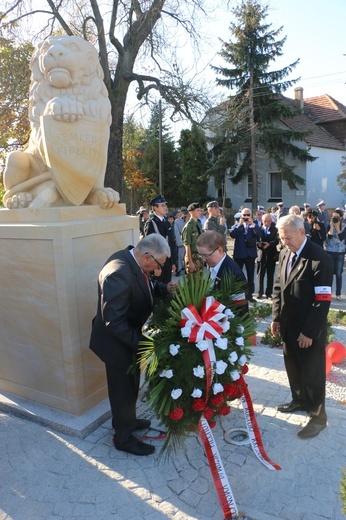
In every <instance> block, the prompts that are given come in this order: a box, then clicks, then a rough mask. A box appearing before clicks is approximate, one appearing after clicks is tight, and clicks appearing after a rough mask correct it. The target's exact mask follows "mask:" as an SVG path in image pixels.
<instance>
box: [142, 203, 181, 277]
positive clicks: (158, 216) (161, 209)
mask: <svg viewBox="0 0 346 520" xmlns="http://www.w3.org/2000/svg"><path fill="white" fill-rule="evenodd" d="M150 206H151V208H152V211H153V215H152V216H151V217H150V219H149V220H148V221H147V222H146V223H145V226H144V235H145V236H148V235H151V234H153V233H156V234H159V235H161V236H163V238H165V239H166V240H167V242H168V245H169V247H170V250H171V254H170V257H169V258H167V260H166V262H165V264H164V266H163V269H162V270H161V273H159V275H158V276H157V274H158V273H156V272H155V277H156V279H157V280H158V281H160V282H163V283H169V282H170V281H171V280H172V273H174V272H175V270H176V263H177V262H176V257H177V246H176V243H175V237H174V231H173V229H172V227H171V225H170V223H169V222H168V220H167V218H166V215H167V213H168V207H167V202H166V200H165V198H164V197H163V196H162V195H157V197H154V198H153V200H152V201H151V202H150Z"/></svg>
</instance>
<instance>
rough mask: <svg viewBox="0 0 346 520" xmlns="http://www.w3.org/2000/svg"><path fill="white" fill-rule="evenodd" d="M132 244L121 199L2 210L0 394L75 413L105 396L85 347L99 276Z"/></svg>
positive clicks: (100, 374)
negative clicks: (103, 204) (107, 204)
mask: <svg viewBox="0 0 346 520" xmlns="http://www.w3.org/2000/svg"><path fill="white" fill-rule="evenodd" d="M137 242H138V218H137V217H129V216H127V215H126V212H125V206H124V205H123V204H119V205H117V206H115V207H114V208H112V209H109V210H102V209H100V208H99V207H97V206H80V207H56V208H47V209H42V210H36V211H32V210H29V209H21V210H7V209H1V210H0V248H1V249H0V250H1V255H0V287H1V298H0V391H4V392H10V393H11V394H15V395H17V396H20V397H24V398H27V399H30V400H33V401H36V402H38V403H41V404H43V405H47V406H50V407H53V408H56V409H58V410H61V411H63V412H68V413H71V414H74V415H77V416H79V415H81V414H83V413H84V412H86V411H87V410H89V409H90V408H92V407H93V406H95V405H97V404H98V403H100V402H101V401H102V400H103V399H105V397H106V396H107V387H106V381H105V374H104V365H103V363H101V361H99V360H98V358H97V357H96V356H95V354H93V353H92V352H91V351H90V350H89V348H88V345H89V337H90V330H91V320H92V318H93V316H94V315H95V312H96V304H97V278H98V273H99V271H100V270H101V268H102V266H103V264H104V263H105V261H106V260H107V258H108V257H109V256H110V255H111V254H112V253H113V252H114V251H117V250H119V249H123V248H124V247H126V246H128V245H130V244H133V245H135V244H136V243H137Z"/></svg>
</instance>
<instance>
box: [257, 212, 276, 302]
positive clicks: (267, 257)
mask: <svg viewBox="0 0 346 520" xmlns="http://www.w3.org/2000/svg"><path fill="white" fill-rule="evenodd" d="M262 224H263V225H262V227H261V236H260V239H259V241H258V242H257V247H258V249H259V251H260V252H259V255H260V257H259V258H258V259H257V286H258V295H257V298H262V296H263V294H264V277H265V275H267V288H266V291H265V294H266V297H267V298H271V297H272V293H273V285H274V272H275V265H276V260H277V256H278V251H277V249H276V246H277V245H278V243H279V237H278V230H277V229H276V226H275V223H274V222H273V221H272V219H271V216H270V215H269V213H265V214H264V215H263V217H262Z"/></svg>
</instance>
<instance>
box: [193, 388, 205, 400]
mask: <svg viewBox="0 0 346 520" xmlns="http://www.w3.org/2000/svg"><path fill="white" fill-rule="evenodd" d="M202 393H203V392H202V390H200V389H199V388H194V389H193V392H192V394H191V397H195V398H197V399H198V398H199V397H202Z"/></svg>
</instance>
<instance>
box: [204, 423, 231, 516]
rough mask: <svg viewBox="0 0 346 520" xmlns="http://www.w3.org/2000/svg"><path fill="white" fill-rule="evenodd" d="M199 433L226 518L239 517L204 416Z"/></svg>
mask: <svg viewBox="0 0 346 520" xmlns="http://www.w3.org/2000/svg"><path fill="white" fill-rule="evenodd" d="M198 433H199V436H200V439H201V441H202V442H203V446H204V450H205V453H206V455H207V458H208V462H209V467H210V471H211V474H212V477H213V481H214V485H215V489H216V491H217V494H218V496H219V501H220V504H221V507H222V511H223V514H224V518H225V519H226V520H229V519H231V518H233V517H232V515H235V516H237V515H238V508H237V504H236V503H235V500H234V496H233V493H232V489H231V486H230V484H229V481H228V477H227V475H226V471H225V468H224V467H223V464H222V460H221V457H220V453H219V450H218V448H217V446H216V442H215V439H214V436H213V433H212V431H211V429H210V426H209V424H208V421H207V420H206V419H205V417H203V416H202V417H201V419H200V421H199V423H198Z"/></svg>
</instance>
